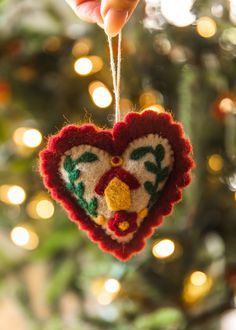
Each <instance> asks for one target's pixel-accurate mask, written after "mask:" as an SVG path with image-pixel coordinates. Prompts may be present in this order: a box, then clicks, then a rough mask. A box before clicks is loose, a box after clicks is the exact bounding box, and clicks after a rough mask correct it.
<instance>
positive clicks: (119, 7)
mask: <svg viewBox="0 0 236 330" xmlns="http://www.w3.org/2000/svg"><path fill="white" fill-rule="evenodd" d="M138 2H139V0H101V15H102V17H103V20H104V29H105V32H106V33H107V34H108V35H109V36H110V37H115V36H116V35H117V34H118V33H119V32H120V31H121V29H122V28H123V26H124V25H125V23H126V22H127V20H128V19H129V17H130V16H131V15H132V13H133V11H134V9H135V8H136V6H137V4H138Z"/></svg>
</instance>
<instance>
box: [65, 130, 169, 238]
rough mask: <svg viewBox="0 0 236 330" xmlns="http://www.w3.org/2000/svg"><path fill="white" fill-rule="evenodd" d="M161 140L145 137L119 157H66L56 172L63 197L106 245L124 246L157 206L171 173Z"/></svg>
mask: <svg viewBox="0 0 236 330" xmlns="http://www.w3.org/2000/svg"><path fill="white" fill-rule="evenodd" d="M173 162H174V155H173V151H172V149H171V146H170V144H169V142H168V140H167V139H164V138H162V137H160V136H159V135H157V134H148V135H146V136H144V137H141V138H138V139H136V140H134V141H132V142H131V143H130V144H129V145H128V147H127V148H126V150H125V152H124V153H123V155H121V156H120V157H114V156H111V155H110V154H109V153H107V152H105V151H104V150H101V149H99V148H96V147H93V146H90V145H80V146H76V147H73V148H72V149H70V150H68V151H66V153H65V154H64V155H63V156H62V158H61V161H60V166H59V172H60V175H61V178H62V179H63V181H64V182H65V187H66V189H67V190H68V193H70V194H72V195H73V196H74V197H75V199H76V202H77V203H78V204H79V206H80V207H81V208H82V209H83V210H84V211H85V212H86V214H87V215H89V216H90V218H91V220H92V221H94V222H95V223H96V224H97V225H99V226H101V227H102V228H103V229H104V231H105V232H106V233H107V235H109V236H110V237H111V238H112V239H114V240H117V241H118V242H128V241H130V240H131V239H132V238H133V235H134V234H135V232H136V231H137V230H138V227H139V226H140V224H141V222H142V221H145V218H146V216H147V215H148V212H149V210H150V209H151V208H152V207H154V206H155V204H156V203H158V198H159V196H160V193H161V190H162V189H163V187H164V185H165V183H166V181H167V179H168V176H169V174H170V172H171V171H172V168H173Z"/></svg>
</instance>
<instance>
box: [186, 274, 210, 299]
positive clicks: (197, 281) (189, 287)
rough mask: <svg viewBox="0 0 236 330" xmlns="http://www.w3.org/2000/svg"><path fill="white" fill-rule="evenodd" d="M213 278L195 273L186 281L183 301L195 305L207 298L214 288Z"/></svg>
mask: <svg viewBox="0 0 236 330" xmlns="http://www.w3.org/2000/svg"><path fill="white" fill-rule="evenodd" d="M212 284H213V280H212V277H211V276H209V275H207V274H205V273H203V272H200V271H195V272H193V273H192V274H191V275H190V276H189V277H188V278H187V279H186V281H185V285H184V290H183V299H184V301H185V302H186V303H187V304H194V303H195V302H197V301H199V300H200V299H202V298H203V297H205V296H206V295H207V294H208V292H209V291H210V289H211V288H212Z"/></svg>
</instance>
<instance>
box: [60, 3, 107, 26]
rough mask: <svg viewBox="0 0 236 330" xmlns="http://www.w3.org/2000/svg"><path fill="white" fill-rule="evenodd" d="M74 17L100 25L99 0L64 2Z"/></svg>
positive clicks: (101, 20)
mask: <svg viewBox="0 0 236 330" xmlns="http://www.w3.org/2000/svg"><path fill="white" fill-rule="evenodd" d="M66 2H67V3H68V4H69V6H70V7H71V8H72V9H73V10H74V12H75V13H76V15H77V16H78V17H79V18H80V19H82V20H83V21H86V22H90V23H98V24H102V23H103V19H102V17H101V13H100V1H99V0H66Z"/></svg>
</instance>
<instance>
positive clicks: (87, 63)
mask: <svg viewBox="0 0 236 330" xmlns="http://www.w3.org/2000/svg"><path fill="white" fill-rule="evenodd" d="M74 69H75V72H77V73H78V74H79V75H81V76H87V75H89V74H90V73H91V72H92V69H93V62H92V61H91V60H90V59H89V58H88V57H81V58H79V59H78V60H77V61H75V64H74Z"/></svg>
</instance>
